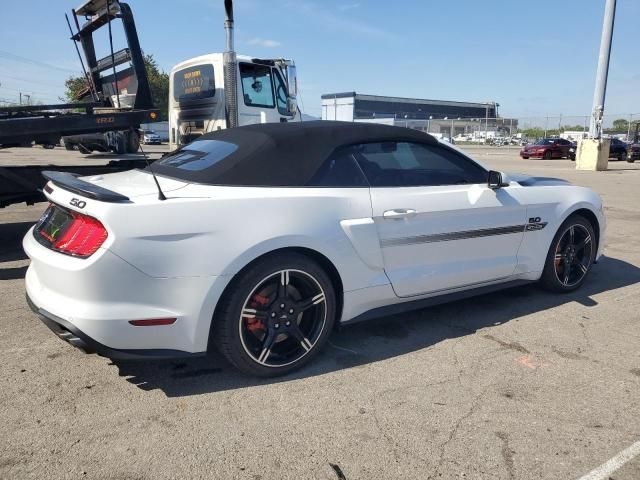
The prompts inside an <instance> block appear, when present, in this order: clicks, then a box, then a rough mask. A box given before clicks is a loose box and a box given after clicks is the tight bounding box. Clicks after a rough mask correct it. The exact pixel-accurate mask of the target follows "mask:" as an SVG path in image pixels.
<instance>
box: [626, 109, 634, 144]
mask: <svg viewBox="0 0 640 480" xmlns="http://www.w3.org/2000/svg"><path fill="white" fill-rule="evenodd" d="M631 122H633V113H630V114H629V125H627V142H628V141H629V138H630V137H631Z"/></svg>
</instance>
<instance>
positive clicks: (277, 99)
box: [169, 53, 301, 150]
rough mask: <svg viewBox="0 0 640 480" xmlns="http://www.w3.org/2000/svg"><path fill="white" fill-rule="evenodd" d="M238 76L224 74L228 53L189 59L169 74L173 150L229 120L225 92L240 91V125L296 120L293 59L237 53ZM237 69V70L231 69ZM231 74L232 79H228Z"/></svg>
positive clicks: (221, 127)
mask: <svg viewBox="0 0 640 480" xmlns="http://www.w3.org/2000/svg"><path fill="white" fill-rule="evenodd" d="M236 58H237V61H236V63H235V70H236V71H235V76H233V75H229V72H226V74H225V64H224V54H223V53H211V54H208V55H202V56H199V57H195V58H192V59H190V60H186V61H184V62H182V63H179V64H178V65H176V66H175V67H173V68H172V69H171V74H170V77H169V146H170V148H171V149H172V150H173V149H175V148H178V147H180V146H181V145H185V144H187V143H189V142H191V141H192V140H194V139H195V138H197V137H199V136H200V135H203V134H205V133H208V132H211V131H214V130H220V129H223V128H227V126H228V125H229V121H228V115H227V109H226V101H225V92H226V91H227V88H234V87H233V86H230V85H228V84H234V83H235V88H236V92H237V112H238V113H237V115H238V125H239V126H241V125H250V124H254V123H267V122H292V121H293V122H298V121H301V113H300V111H299V109H298V107H297V102H296V97H297V87H298V85H297V78H296V69H295V64H294V62H293V61H292V60H285V59H259V58H253V57H249V56H246V55H237V57H236ZM231 73H233V72H231ZM230 76H232V77H234V78H232V79H230V80H228V78H229V77H230Z"/></svg>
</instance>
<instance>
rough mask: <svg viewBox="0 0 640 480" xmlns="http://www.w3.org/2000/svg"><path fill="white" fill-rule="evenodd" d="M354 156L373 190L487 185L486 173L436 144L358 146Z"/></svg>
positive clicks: (375, 144) (473, 163) (406, 143)
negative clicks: (374, 188) (381, 188)
mask: <svg viewBox="0 0 640 480" xmlns="http://www.w3.org/2000/svg"><path fill="white" fill-rule="evenodd" d="M353 148H354V156H355V158H356V160H357V161H358V164H359V165H360V168H362V171H363V172H364V173H365V175H366V177H367V180H368V181H369V183H370V184H371V186H374V187H417V186H437V185H463V184H473V183H486V181H487V172H486V171H485V170H484V169H483V168H482V167H480V166H479V165H477V164H476V163H475V162H473V161H472V160H470V159H468V158H466V157H465V156H464V155H461V154H459V153H457V152H455V151H453V150H450V149H448V148H446V147H441V146H437V145H426V144H421V143H408V142H385V143H368V144H363V145H357V146H356V147H353Z"/></svg>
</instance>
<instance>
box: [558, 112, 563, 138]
mask: <svg viewBox="0 0 640 480" xmlns="http://www.w3.org/2000/svg"><path fill="white" fill-rule="evenodd" d="M560 130H562V114H560V120H558V136H560Z"/></svg>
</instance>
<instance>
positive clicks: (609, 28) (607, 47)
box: [589, 0, 616, 139]
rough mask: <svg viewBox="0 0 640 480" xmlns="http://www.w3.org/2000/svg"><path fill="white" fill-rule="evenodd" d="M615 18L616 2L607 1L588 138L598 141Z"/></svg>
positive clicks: (600, 131)
mask: <svg viewBox="0 0 640 480" xmlns="http://www.w3.org/2000/svg"><path fill="white" fill-rule="evenodd" d="M615 17H616V0H607V3H606V4H605V7H604V20H603V24H602V37H601V38H600V55H599V58H598V71H597V73H596V87H595V90H594V92H593V111H592V113H591V126H590V128H589V136H590V137H591V138H596V139H599V138H601V137H602V117H603V115H604V100H605V95H606V93H607V77H608V75H609V58H610V57H611V40H612V38H613V24H614V21H615Z"/></svg>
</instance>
